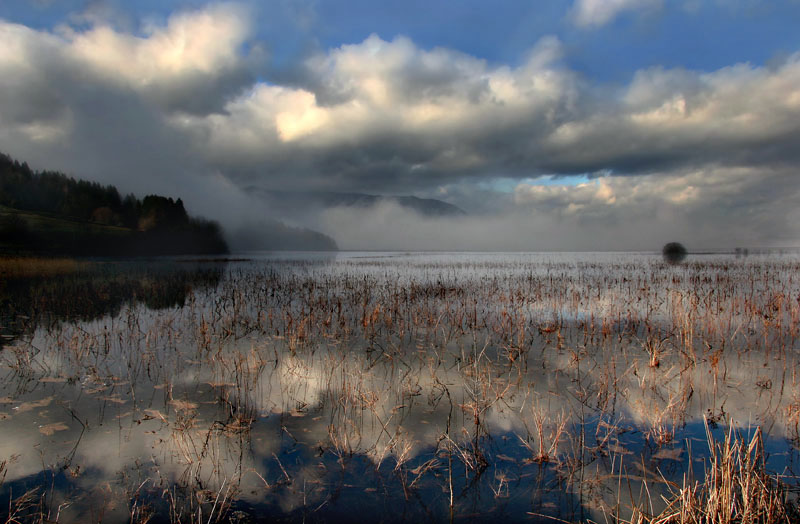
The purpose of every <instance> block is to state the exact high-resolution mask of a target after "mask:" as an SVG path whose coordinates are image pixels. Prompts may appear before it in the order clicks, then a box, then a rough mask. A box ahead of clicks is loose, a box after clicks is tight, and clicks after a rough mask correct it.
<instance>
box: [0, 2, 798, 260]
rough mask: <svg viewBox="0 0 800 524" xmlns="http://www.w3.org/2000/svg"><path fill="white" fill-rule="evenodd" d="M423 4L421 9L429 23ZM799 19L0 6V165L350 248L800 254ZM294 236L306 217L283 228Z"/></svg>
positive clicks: (626, 11)
mask: <svg viewBox="0 0 800 524" xmlns="http://www.w3.org/2000/svg"><path fill="white" fill-rule="evenodd" d="M431 4H433V5H431ZM799 21H800V1H798V0H772V1H767V0H764V1H758V0H537V1H522V0H516V1H497V2H484V1H478V0H465V1H460V2H429V1H426V2H423V1H421V0H419V1H418V0H403V1H394V0H389V1H383V2H375V1H372V0H338V1H325V0H316V1H314V0H278V1H274V2H257V3H256V2H252V3H248V2H239V3H207V2H201V1H196V0H180V1H174V2H172V1H163V0H158V1H157V0H146V1H141V2H121V1H119V2H114V1H102V0H99V1H88V2H87V1H81V0H28V1H23V0H3V1H2V2H0V151H3V152H5V153H7V154H10V155H12V156H14V157H16V158H19V159H22V160H27V161H28V162H29V164H31V165H32V166H33V167H35V168H42V169H44V168H46V169H58V170H61V171H64V172H67V173H69V174H72V175H75V176H79V177H83V178H87V179H91V180H98V181H101V182H104V183H112V184H115V185H117V186H118V187H119V188H120V189H121V190H123V191H125V192H128V191H133V192H135V193H137V194H139V195H144V194H146V193H160V194H166V195H172V196H181V197H183V199H184V200H185V202H186V203H187V207H188V208H189V210H190V211H191V212H194V213H197V214H202V215H204V216H207V217H209V218H215V219H218V220H220V221H222V222H223V224H225V225H226V226H229V227H234V226H235V224H237V223H240V222H241V221H243V220H252V219H254V218H256V217H258V216H260V215H262V214H264V213H269V210H268V209H264V208H263V205H262V204H260V203H259V202H257V201H256V200H255V199H253V198H252V197H251V196H250V194H251V193H250V191H249V190H248V189H247V188H250V187H253V186H255V187H262V188H266V189H280V190H298V191H301V190H325V191H360V192H367V193H372V194H399V195H416V196H420V197H429V198H438V199H441V200H444V201H447V202H450V203H452V204H455V205H457V206H460V207H461V208H462V209H464V210H465V211H467V212H468V214H469V216H468V217H466V218H459V219H454V218H451V219H437V220H429V219H424V218H422V217H419V216H417V215H415V214H414V213H412V212H410V211H408V210H405V209H400V208H396V207H393V206H391V205H381V206H378V207H376V208H374V209H370V210H367V211H364V210H360V211H355V210H352V209H346V208H338V209H327V210H320V211H319V212H317V213H309V216H308V220H307V221H306V223H305V224H303V225H307V226H310V227H314V228H316V229H319V230H322V231H324V232H326V233H328V234H330V235H332V236H333V237H334V238H335V239H336V240H337V242H338V243H339V245H340V247H343V248H351V249H392V248H395V249H492V250H504V249H507V250H544V249H586V250H592V249H658V248H659V246H660V245H662V244H663V243H664V242H666V241H669V240H681V241H683V242H684V243H686V244H687V245H688V246H689V247H690V248H694V249H702V248H706V247H734V246H737V245H747V246H759V245H762V246H779V245H798V244H800V211H798V209H800V178H798V177H800V31H798V30H797V24H798V22H799ZM295 220H296V219H295Z"/></svg>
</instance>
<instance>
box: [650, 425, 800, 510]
mask: <svg viewBox="0 0 800 524" xmlns="http://www.w3.org/2000/svg"><path fill="white" fill-rule="evenodd" d="M706 436H707V439H708V445H709V449H710V451H711V457H710V459H709V461H710V462H709V466H708V469H707V471H706V479H705V482H703V483H702V484H701V483H698V482H696V481H695V482H692V481H691V480H690V479H687V477H684V486H683V488H682V489H680V490H679V491H678V492H677V493H676V494H675V497H674V499H673V500H672V501H671V502H670V503H669V505H668V506H667V508H666V509H665V510H664V511H663V512H662V513H661V514H660V515H658V516H656V517H654V518H652V519H646V518H642V517H639V518H637V519H635V520H637V521H638V522H649V523H650V524H677V523H680V524H689V523H691V524H695V523H697V524H701V523H702V524H733V523H736V524H767V523H783V522H785V523H791V522H797V521H798V520H797V519H798V517H800V515H799V514H798V511H797V506H796V503H795V502H792V501H790V500H788V498H787V494H786V490H785V489H784V487H783V486H782V485H781V483H780V482H779V481H778V479H777V478H774V477H772V476H770V475H768V474H767V473H766V465H765V458H764V442H763V439H762V435H761V428H760V427H759V428H757V429H756V431H755V433H754V434H753V437H752V438H751V439H750V443H749V444H748V443H747V441H746V440H745V437H743V436H741V435H740V434H739V433H738V432H737V431H736V430H735V429H734V428H733V425H731V429H730V431H729V432H728V434H727V435H726V437H725V440H724V442H722V443H720V442H716V441H715V440H714V438H713V437H712V436H711V432H710V431H709V430H708V425H707V424H706Z"/></svg>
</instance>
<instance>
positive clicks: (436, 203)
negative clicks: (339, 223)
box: [246, 186, 466, 217]
mask: <svg viewBox="0 0 800 524" xmlns="http://www.w3.org/2000/svg"><path fill="white" fill-rule="evenodd" d="M246 191H248V192H249V193H251V194H256V195H258V196H259V197H261V198H262V199H265V200H267V201H268V202H269V203H270V205H271V206H272V207H275V208H278V209H279V210H280V211H282V212H288V211H296V210H297V209H298V208H300V209H302V208H309V207H311V208H332V207H357V208H369V207H372V206H375V205H379V204H382V203H394V204H396V205H398V206H400V207H403V208H405V209H410V210H413V211H416V212H417V213H419V214H420V215H422V216H425V217H453V216H456V217H457V216H464V215H466V213H465V212H464V210H463V209H461V208H459V207H458V206H454V205H453V204H449V203H447V202H444V201H442V200H436V199H434V198H419V197H415V196H395V195H372V194H367V193H337V192H334V191H278V190H269V189H263V188H258V187H254V186H251V187H248V188H246Z"/></svg>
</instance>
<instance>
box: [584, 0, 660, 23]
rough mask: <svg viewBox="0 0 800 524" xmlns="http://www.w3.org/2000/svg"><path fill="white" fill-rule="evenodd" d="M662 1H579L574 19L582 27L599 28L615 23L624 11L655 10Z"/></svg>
mask: <svg viewBox="0 0 800 524" xmlns="http://www.w3.org/2000/svg"><path fill="white" fill-rule="evenodd" d="M660 5H661V0H577V1H576V2H575V5H574V6H573V8H572V17H573V20H574V21H575V23H576V24H577V25H579V26H581V27H598V26H602V25H605V24H607V23H609V22H611V21H613V20H614V19H615V18H616V17H617V16H619V14H620V13H622V12H624V11H634V10H641V9H653V8H656V7H659V6H660Z"/></svg>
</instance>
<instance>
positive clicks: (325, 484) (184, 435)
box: [0, 253, 800, 522]
mask: <svg viewBox="0 0 800 524" xmlns="http://www.w3.org/2000/svg"><path fill="white" fill-rule="evenodd" d="M798 269H800V260H798V259H797V258H796V257H788V256H787V257H751V258H748V259H735V258H733V257H726V256H722V255H720V256H706V257H695V259H694V260H690V261H689V263H687V264H684V265H682V266H678V267H670V266H666V265H664V264H663V262H662V261H661V260H660V258H659V257H657V256H655V255H648V254H531V255H524V254H396V253H345V254H339V255H336V256H330V255H325V256H323V255H319V256H317V255H313V254H309V255H306V254H281V255H274V256H270V257H266V256H265V257H252V258H251V259H249V260H246V261H243V260H239V261H228V262H226V261H221V260H217V261H211V260H206V261H188V260H179V261H168V260H162V261H158V262H125V263H120V262H115V263H96V264H91V265H90V266H88V267H83V268H82V269H80V270H79V271H77V272H75V273H71V274H69V275H61V276H58V277H54V278H47V277H39V278H27V279H6V280H4V281H2V283H0V306H1V307H2V309H0V336H2V341H0V344H1V345H0V348H2V349H0V376H2V381H0V464H2V466H1V468H2V469H0V479H2V485H0V517H2V518H4V519H7V518H9V517H13V516H16V517H18V518H19V519H20V520H22V521H25V520H30V521H35V520H37V519H39V520H44V519H45V518H46V519H49V520H51V521H59V522H85V521H90V520H91V521H103V522H126V521H133V522H145V521H150V522H176V521H181V522H228V521H231V522H257V521H261V520H265V521H266V520H269V521H275V520H278V521H280V520H291V521H339V520H351V519H353V518H358V519H359V520H362V521H387V522H397V521H409V522H419V521H437V522H438V521H442V520H449V519H451V518H452V519H453V520H459V521H484V520H485V521H496V520H499V519H507V520H512V521H517V520H533V521H539V520H541V521H551V520H549V519H548V518H547V516H552V517H557V518H560V519H564V520H568V521H573V520H589V519H592V520H595V521H598V522H603V521H605V519H606V517H607V518H609V519H611V516H612V515H620V516H622V517H623V518H624V517H625V516H626V515H629V514H630V508H631V507H632V505H636V506H638V507H640V508H642V509H644V510H645V511H648V512H657V511H659V510H660V509H661V508H663V506H664V503H663V500H662V495H663V496H667V497H668V496H669V495H670V492H671V490H674V489H676V487H677V486H679V485H680V484H681V483H682V481H683V478H684V475H685V474H687V472H688V471H690V470H691V471H692V473H693V475H694V477H695V478H698V479H702V477H703V472H704V467H705V464H706V461H707V457H708V454H709V450H708V442H707V434H706V428H707V425H708V428H709V431H710V433H711V435H712V436H713V438H714V439H717V440H720V439H722V438H724V435H725V434H726V432H728V431H729V423H730V422H731V421H732V422H733V423H734V424H735V426H736V428H738V431H739V432H741V433H742V434H743V435H745V436H747V435H749V434H752V432H754V431H755V428H757V427H760V428H761V430H762V431H763V434H764V443H765V450H766V452H767V466H768V469H769V470H770V471H772V472H773V473H775V474H778V475H780V476H781V479H782V480H783V481H784V482H786V483H788V484H790V485H796V484H797V468H798V453H797V444H798V441H799V440H800V439H799V437H798V420H799V417H800V387H798V386H799V385H798V382H799V381H800V377H798V376H797V372H796V369H797V363H798V362H797V361H798V353H799V352H800V348H799V347H798V341H797V336H798V329H800V322H799V319H800V282H798V280H797V278H796V275H797V274H798ZM706 420H707V421H709V422H706Z"/></svg>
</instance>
